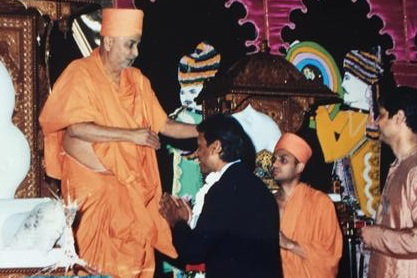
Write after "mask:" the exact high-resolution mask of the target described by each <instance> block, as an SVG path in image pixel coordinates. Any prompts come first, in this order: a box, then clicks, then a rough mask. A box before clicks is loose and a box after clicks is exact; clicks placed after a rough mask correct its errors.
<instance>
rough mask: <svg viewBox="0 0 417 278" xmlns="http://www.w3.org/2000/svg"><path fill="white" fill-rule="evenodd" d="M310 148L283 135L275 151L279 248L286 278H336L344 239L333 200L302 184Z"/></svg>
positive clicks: (274, 165)
mask: <svg viewBox="0 0 417 278" xmlns="http://www.w3.org/2000/svg"><path fill="white" fill-rule="evenodd" d="M311 154H312V151H311V148H310V146H309V145H308V144H307V142H305V141H304V140H303V139H302V138H301V137H299V136H298V135H295V134H293V133H284V134H283V135H282V136H281V138H280V139H279V140H278V142H277V144H276V146H275V151H274V163H273V177H274V180H275V181H276V182H277V184H278V185H279V186H280V190H278V192H277V193H275V198H276V200H277V203H278V206H279V210H280V218H281V224H280V225H281V226H280V227H281V231H280V247H281V257H282V266H283V271H284V277H286V278H299V277H303V278H317V277H320V278H327V277H329V278H331V277H336V275H337V272H338V265H339V260H340V258H341V256H342V247H343V238H342V233H341V230H340V226H339V223H338V220H337V215H336V211H335V207H334V204H333V203H332V201H331V200H330V198H329V197H328V196H327V195H326V194H324V193H322V192H321V191H318V190H316V189H313V188H311V187H310V186H308V185H307V184H305V183H302V182H300V175H301V173H302V171H303V170H304V167H305V165H306V163H307V161H308V160H309V158H310V157H311Z"/></svg>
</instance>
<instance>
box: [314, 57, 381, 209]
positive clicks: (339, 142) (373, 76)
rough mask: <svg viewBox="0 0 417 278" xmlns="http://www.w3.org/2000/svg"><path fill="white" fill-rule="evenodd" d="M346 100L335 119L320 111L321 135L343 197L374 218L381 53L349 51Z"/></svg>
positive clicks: (346, 61)
mask: <svg viewBox="0 0 417 278" xmlns="http://www.w3.org/2000/svg"><path fill="white" fill-rule="evenodd" d="M343 68H344V70H345V74H344V77H343V81H342V88H343V90H344V94H343V102H344V105H342V107H341V111H339V112H338V113H337V114H336V116H335V117H334V119H332V118H331V117H330V115H329V111H328V110H327V109H326V108H325V107H319V108H318V109H317V111H316V118H315V119H316V129H317V136H318V139H319V141H320V145H321V148H322V151H323V154H324V158H325V161H326V162H334V174H335V175H336V176H338V177H339V178H340V180H341V186H342V188H343V189H342V199H344V200H348V201H349V202H351V203H352V204H354V203H357V204H359V208H357V211H356V213H357V215H359V216H364V215H365V216H367V217H373V216H374V214H375V210H376V207H377V204H378V202H379V199H380V195H379V170H380V143H379V141H377V140H374V139H376V137H377V134H378V130H377V127H376V125H375V119H374V117H375V113H374V112H375V108H374V105H375V100H376V98H377V94H378V84H377V83H378V80H379V78H380V77H381V75H382V73H383V69H382V66H381V61H380V58H379V55H378V54H373V53H368V52H365V51H361V50H351V51H349V52H348V53H347V54H346V56H345V59H344V61H343Z"/></svg>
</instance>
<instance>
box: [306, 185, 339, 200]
mask: <svg viewBox="0 0 417 278" xmlns="http://www.w3.org/2000/svg"><path fill="white" fill-rule="evenodd" d="M301 185H302V186H303V187H304V192H305V194H306V195H308V198H310V199H313V200H315V201H318V202H326V203H332V200H331V199H330V197H329V196H328V195H327V194H326V193H324V192H323V191H321V190H318V189H316V188H313V187H311V186H310V185H308V184H305V183H302V184H301Z"/></svg>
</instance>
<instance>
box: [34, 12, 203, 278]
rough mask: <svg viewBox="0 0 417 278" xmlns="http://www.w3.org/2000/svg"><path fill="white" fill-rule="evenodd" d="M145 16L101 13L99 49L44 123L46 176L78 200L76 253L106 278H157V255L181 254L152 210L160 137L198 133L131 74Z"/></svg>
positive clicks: (75, 70)
mask: <svg viewBox="0 0 417 278" xmlns="http://www.w3.org/2000/svg"><path fill="white" fill-rule="evenodd" d="M142 22H143V12H142V11H141V10H137V9H104V10H103V20H102V29H101V43H100V47H99V48H97V49H95V50H94V51H93V53H92V54H91V56H89V57H86V58H82V59H78V60H76V61H73V62H72V63H71V64H70V65H69V66H68V67H67V68H66V69H65V70H64V72H63V73H62V75H61V76H60V77H59V79H58V80H57V82H56V83H55V84H54V87H53V90H52V93H51V94H50V96H49V98H48V99H47V101H46V103H45V105H44V107H43V110H42V112H41V115H40V124H41V127H42V131H43V133H44V137H45V138H44V139H45V166H46V171H47V174H48V175H49V176H51V177H53V178H56V179H60V180H61V188H62V193H63V198H64V200H65V201H70V202H74V201H75V202H77V203H78V205H79V216H80V222H79V225H78V226H77V228H76V229H75V239H76V244H77V247H78V250H79V255H80V257H81V258H82V259H84V260H86V261H87V262H88V264H89V265H90V266H92V267H93V268H95V269H97V270H99V271H100V272H101V273H103V274H108V275H111V276H112V277H122V278H128V277H141V278H142V277H153V274H154V269H155V259H154V248H156V249H158V250H159V251H161V252H162V253H165V254H167V255H169V256H171V257H176V256H177V253H176V251H175V249H174V247H173V245H172V242H171V234H170V229H169V226H168V224H167V223H166V221H165V220H164V219H163V218H162V216H161V215H160V214H159V212H158V208H159V205H158V203H159V200H160V197H161V193H162V192H161V191H162V189H161V183H160V176H159V171H158V165H157V160H156V153H155V150H156V149H158V148H159V147H160V142H159V138H158V133H162V134H164V135H166V136H171V137H174V138H191V137H196V136H197V131H196V128H195V126H194V125H189V124H183V123H179V122H175V121H172V120H170V119H168V117H167V115H166V113H165V111H164V110H163V109H162V107H161V106H160V104H159V102H158V100H157V98H156V96H155V93H154V92H153V90H152V88H151V85H150V82H149V80H148V79H147V78H146V77H145V76H144V75H143V74H142V73H141V71H140V70H139V69H137V68H134V67H131V65H132V63H133V61H134V60H135V59H136V57H137V56H138V44H139V43H140V40H141V35H142Z"/></svg>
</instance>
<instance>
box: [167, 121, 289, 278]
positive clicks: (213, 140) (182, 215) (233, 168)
mask: <svg viewBox="0 0 417 278" xmlns="http://www.w3.org/2000/svg"><path fill="white" fill-rule="evenodd" d="M197 130H198V141H197V142H198V149H197V156H198V158H199V161H200V168H201V171H202V173H203V174H206V175H207V174H208V176H207V178H206V184H205V185H204V186H203V187H202V190H201V191H202V192H201V193H200V196H197V197H196V204H195V205H194V207H193V210H192V211H191V209H190V207H189V206H188V204H187V203H186V202H185V201H184V200H183V199H176V198H174V197H173V196H171V195H169V194H165V195H164V196H163V197H162V200H161V203H160V205H161V207H160V212H161V214H162V215H163V216H164V217H165V219H166V220H167V221H168V223H169V224H170V226H171V228H172V233H173V241H174V246H175V248H176V249H177V252H178V254H179V259H180V261H183V262H184V263H187V264H201V263H204V264H205V272H206V277H207V278H222V277H225V278H226V277H227V278H230V277H239V278H244V277H248V278H249V277H250V278H253V277H263V278H268V277H271V278H272V277H275V278H276V277H282V269H281V258H280V254H279V234H278V231H279V216H278V209H277V205H276V203H275V201H274V198H273V195H272V194H271V193H270V192H269V191H268V189H267V188H266V186H265V184H264V183H263V182H262V181H261V180H260V179H259V178H257V177H256V176H255V175H254V174H253V166H254V161H255V151H254V146H253V143H252V141H251V139H250V138H249V136H248V135H247V134H246V133H245V131H244V130H243V128H242V126H241V125H240V124H239V122H238V121H237V120H236V119H235V118H233V117H232V116H225V115H214V116H212V117H209V118H207V119H206V120H204V121H203V122H201V123H200V124H199V125H198V127H197ZM196 218H197V219H196Z"/></svg>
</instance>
